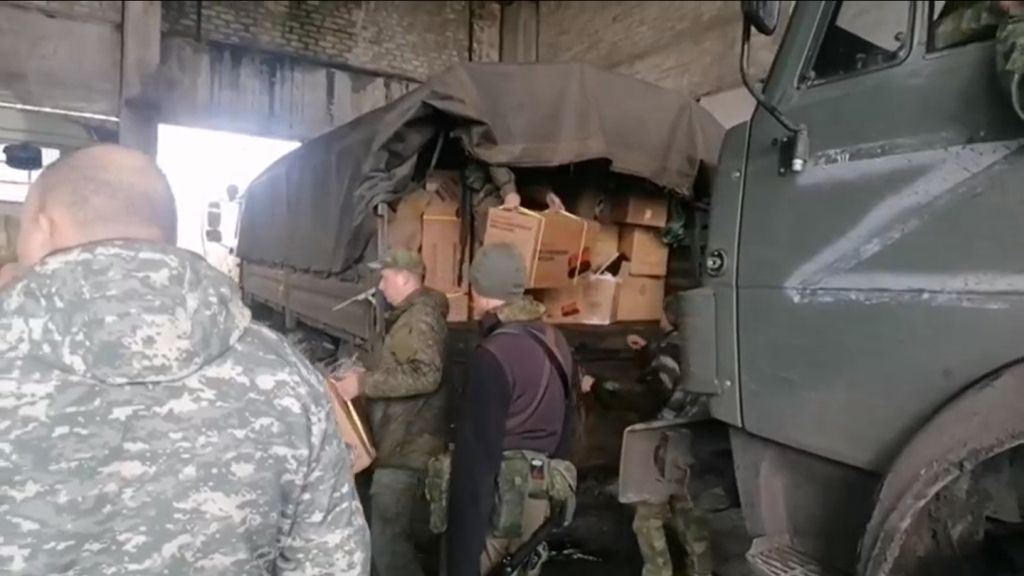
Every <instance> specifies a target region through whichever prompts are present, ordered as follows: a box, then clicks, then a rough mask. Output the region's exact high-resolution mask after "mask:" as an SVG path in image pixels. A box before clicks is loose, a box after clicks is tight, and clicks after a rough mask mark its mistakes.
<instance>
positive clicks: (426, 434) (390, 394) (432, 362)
mask: <svg viewBox="0 0 1024 576" xmlns="http://www.w3.org/2000/svg"><path fill="white" fill-rule="evenodd" d="M447 316H448V298H447V297H445V295H444V294H441V293H440V292H438V291H436V290H432V289H430V288H421V289H420V290H419V291H418V292H416V293H414V294H412V295H411V296H409V298H407V299H406V301H405V302H404V303H403V304H402V305H401V306H398V307H397V308H395V309H394V310H393V311H392V312H391V314H390V315H389V317H388V330H387V335H386V336H385V337H384V344H383V346H382V348H381V351H380V354H379V355H378V359H377V361H376V362H372V363H371V365H372V366H373V369H372V370H370V371H369V372H367V373H366V374H364V375H363V376H362V377H361V378H360V380H359V387H360V393H361V394H362V395H363V396H365V397H366V398H368V399H369V400H370V431H371V433H372V434H373V443H374V446H375V447H376V449H377V466H381V467H397V468H410V469H414V470H425V469H426V467H427V461H428V460H430V458H431V457H433V456H435V455H437V454H439V453H440V452H441V451H442V450H443V449H444V438H445V430H446V423H445V410H446V404H445V402H446V397H445V390H444V388H443V387H442V386H441V372H442V369H443V367H444V362H443V359H444V355H445V342H446V340H447V338H448V324H447V322H446V320H445V319H446V317H447Z"/></svg>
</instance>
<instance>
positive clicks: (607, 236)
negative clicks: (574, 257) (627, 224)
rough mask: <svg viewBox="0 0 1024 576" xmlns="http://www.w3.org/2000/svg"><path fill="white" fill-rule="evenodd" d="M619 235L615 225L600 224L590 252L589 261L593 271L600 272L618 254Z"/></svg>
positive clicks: (617, 227)
mask: <svg viewBox="0 0 1024 576" xmlns="http://www.w3.org/2000/svg"><path fill="white" fill-rule="evenodd" d="M619 233H620V228H619V226H617V225H615V224H601V229H600V230H599V231H598V232H597V238H596V239H595V240H594V247H593V249H592V250H591V251H590V260H591V262H592V264H593V268H594V270H595V271H596V270H600V269H601V267H602V266H604V265H605V264H607V263H608V262H610V261H611V260H612V258H615V257H616V256H618V254H619Z"/></svg>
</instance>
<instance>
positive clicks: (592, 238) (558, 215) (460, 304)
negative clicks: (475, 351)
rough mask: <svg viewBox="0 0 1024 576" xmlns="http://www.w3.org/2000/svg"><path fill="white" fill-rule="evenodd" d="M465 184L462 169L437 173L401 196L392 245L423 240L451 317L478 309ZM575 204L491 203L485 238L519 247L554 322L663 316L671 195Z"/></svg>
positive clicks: (531, 283) (590, 198)
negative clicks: (462, 192) (462, 204)
mask: <svg viewBox="0 0 1024 576" xmlns="http://www.w3.org/2000/svg"><path fill="white" fill-rule="evenodd" d="M458 190H459V188H458V179H457V176H454V175H453V174H452V173H445V172H435V173H433V174H432V175H431V176H430V177H429V178H428V180H427V184H426V186H425V187H424V190H421V191H418V192H417V193H416V194H414V195H411V196H409V197H407V198H406V199H404V200H403V202H402V204H401V205H400V206H399V208H398V212H397V214H396V217H395V218H394V219H393V221H394V224H393V225H392V227H391V228H390V230H389V234H390V238H391V242H390V243H391V245H392V246H393V247H394V246H406V247H411V246H417V247H419V249H420V251H421V254H422V255H423V260H424V264H425V265H426V268H427V276H426V284H427V286H429V287H431V288H434V289H436V290H439V291H441V292H444V293H445V294H447V295H448V299H449V316H448V320H449V321H450V322H464V321H467V320H468V319H469V318H470V317H474V316H478V315H477V314H472V313H471V308H472V305H471V302H470V297H469V285H468V276H469V275H468V263H469V262H470V253H469V251H468V250H469V246H464V245H463V242H462V237H463V234H462V232H463V223H462V220H461V218H462V215H461V214H459V200H458V198H459V196H458ZM574 208H575V209H574V211H573V213H570V212H566V211H562V210H546V211H542V212H537V211H532V210H526V209H522V208H519V209H515V210H509V209H505V208H492V209H491V210H489V211H488V212H487V213H486V214H478V215H477V217H478V218H479V217H486V218H487V226H486V228H485V231H484V237H483V238H482V244H496V243H507V244H510V245H512V246H514V247H516V248H517V249H518V251H519V252H520V254H521V255H522V257H523V262H524V263H525V264H526V269H527V275H528V289H529V291H530V293H531V294H532V295H533V296H534V297H535V298H537V300H539V301H540V302H541V303H543V304H544V305H545V307H546V308H547V316H546V320H547V321H549V322H552V323H561V324H594V325H607V324H612V323H615V322H646V321H655V320H658V319H659V318H660V317H661V310H662V301H663V300H664V296H665V276H666V273H667V268H668V247H667V246H665V244H664V243H662V241H661V228H663V227H664V226H665V224H666V221H667V219H668V202H667V198H665V197H663V196H639V195H628V196H617V197H609V198H604V197H601V196H600V195H598V194H586V193H585V194H583V195H582V196H581V197H580V199H579V202H577V203H576V205H575V206H574ZM466 230H468V228H466ZM479 240H481V239H478V241H479ZM612 270H615V271H617V274H612V273H611V271H612Z"/></svg>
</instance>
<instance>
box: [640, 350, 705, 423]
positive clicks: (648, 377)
mask: <svg viewBox="0 0 1024 576" xmlns="http://www.w3.org/2000/svg"><path fill="white" fill-rule="evenodd" d="M678 339H679V334H678V333H677V332H674V331H673V332H669V333H668V334H666V335H665V337H664V338H662V340H661V341H660V342H658V343H657V344H652V345H648V346H647V347H646V348H644V350H643V352H642V356H643V361H644V362H645V364H646V366H647V368H646V370H645V371H644V374H643V376H642V378H643V380H644V381H645V382H647V383H648V384H651V385H652V386H654V387H656V388H657V390H658V391H659V392H660V393H661V396H662V399H663V400H664V402H665V404H664V407H663V408H662V410H661V412H660V413H659V414H658V416H657V417H658V419H659V420H671V419H674V418H699V417H703V416H704V415H705V414H706V412H707V398H706V397H705V396H700V395H698V394H692V393H689V392H687V391H686V390H685V389H684V388H683V386H682V381H683V366H682V365H681V364H680V362H681V359H682V353H681V352H682V350H681V346H680V345H679V342H678Z"/></svg>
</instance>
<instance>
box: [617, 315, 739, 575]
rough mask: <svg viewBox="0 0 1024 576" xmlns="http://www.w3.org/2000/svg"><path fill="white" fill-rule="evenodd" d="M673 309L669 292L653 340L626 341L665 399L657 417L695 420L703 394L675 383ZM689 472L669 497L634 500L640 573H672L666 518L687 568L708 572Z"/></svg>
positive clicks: (704, 527)
mask: <svg viewBox="0 0 1024 576" xmlns="http://www.w3.org/2000/svg"><path fill="white" fill-rule="evenodd" d="M678 310H679V306H678V302H677V301H676V299H675V298H672V297H670V298H669V299H667V300H666V301H665V312H664V314H663V316H662V320H661V327H662V330H663V332H664V333H665V335H664V337H663V338H662V339H661V341H660V342H658V343H657V344H654V345H650V344H648V343H647V342H646V341H645V340H644V339H643V338H641V337H640V336H637V335H630V336H629V337H628V338H627V343H628V344H629V346H630V347H631V348H633V349H634V350H636V351H637V352H638V353H640V354H641V355H642V356H643V357H644V360H645V361H646V364H647V365H648V369H647V370H646V371H645V372H644V375H643V380H644V381H645V382H647V383H649V384H650V385H651V386H653V387H654V388H655V389H656V390H657V391H658V393H659V394H660V396H661V398H662V400H663V401H664V407H663V408H662V409H661V411H660V412H659V413H658V415H657V419H658V420H675V419H685V420H689V421H694V420H700V419H703V418H706V417H707V397H705V396H698V395H694V394H690V393H687V392H686V391H685V390H684V389H683V387H682V386H681V385H680V384H681V382H682V376H683V374H682V370H681V366H680V364H679V362H680V359H681V358H682V355H681V353H680V342H679V334H678V332H677V331H676V327H677V326H678V323H679V318H678V316H677V314H678ZM691 472H692V470H686V471H684V473H683V474H682V477H683V478H684V479H685V480H684V481H683V484H682V485H681V486H679V487H678V489H677V491H676V493H675V495H673V496H672V497H670V498H669V499H668V501H658V502H643V503H640V504H637V505H636V511H635V515H634V517H633V532H634V533H635V534H636V539H637V543H638V544H639V546H640V552H641V555H642V556H643V558H644V569H643V576H672V574H673V571H672V558H671V557H670V555H669V549H668V540H667V538H666V535H665V524H666V523H669V522H671V524H672V526H673V528H674V529H675V532H676V535H677V536H678V537H679V539H680V541H681V542H682V544H683V547H684V548H685V549H686V560H687V567H686V574H687V575H688V576H709V575H710V574H711V568H712V559H711V543H710V534H709V533H708V521H707V517H706V515H705V512H704V510H702V508H701V506H699V505H698V502H697V497H698V496H702V495H703V494H700V493H701V492H702V490H701V489H699V488H698V487H697V485H696V483H695V482H694V479H693V478H691ZM723 497H724V493H723Z"/></svg>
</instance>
